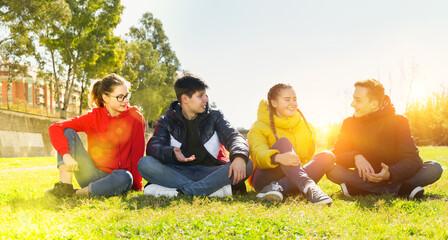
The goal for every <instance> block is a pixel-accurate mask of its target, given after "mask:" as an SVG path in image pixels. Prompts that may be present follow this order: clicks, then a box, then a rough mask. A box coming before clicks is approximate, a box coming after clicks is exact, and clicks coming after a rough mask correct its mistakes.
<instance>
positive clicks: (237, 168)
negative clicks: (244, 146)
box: [229, 157, 246, 185]
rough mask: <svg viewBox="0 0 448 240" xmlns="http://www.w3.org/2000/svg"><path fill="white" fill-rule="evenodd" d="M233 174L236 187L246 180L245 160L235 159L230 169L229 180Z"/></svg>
mask: <svg viewBox="0 0 448 240" xmlns="http://www.w3.org/2000/svg"><path fill="white" fill-rule="evenodd" d="M232 173H233V183H232V185H235V184H237V183H239V182H240V181H241V180H243V179H245V178H246V162H245V161H244V159H242V158H240V157H236V158H235V159H233V162H232V164H230V168H229V178H231V177H232Z"/></svg>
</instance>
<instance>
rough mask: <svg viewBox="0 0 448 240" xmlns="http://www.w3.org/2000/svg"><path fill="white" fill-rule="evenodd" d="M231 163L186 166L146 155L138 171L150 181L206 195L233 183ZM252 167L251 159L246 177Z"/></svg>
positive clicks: (194, 193) (183, 191)
mask: <svg viewBox="0 0 448 240" xmlns="http://www.w3.org/2000/svg"><path fill="white" fill-rule="evenodd" d="M230 164H231V162H229V163H226V164H224V165H219V166H184V165H177V164H163V163H161V162H160V161H159V160H157V159H155V158H153V157H151V156H146V157H143V158H141V159H140V161H139V163H138V171H139V172H140V175H142V177H143V178H144V179H146V180H147V181H148V182H149V183H155V184H158V185H161V186H164V187H169V188H176V189H178V190H180V191H181V192H182V193H184V194H186V195H193V196H205V195H210V194H211V193H213V192H215V191H216V190H218V189H220V188H222V187H224V186H225V185H229V184H230V185H231V184H232V183H233V174H232V176H231V177H230V178H229V167H230ZM252 168H253V164H252V162H251V161H250V160H249V161H248V162H247V164H246V179H247V178H248V177H249V176H250V174H251V173H252ZM246 179H243V180H242V181H244V180H246Z"/></svg>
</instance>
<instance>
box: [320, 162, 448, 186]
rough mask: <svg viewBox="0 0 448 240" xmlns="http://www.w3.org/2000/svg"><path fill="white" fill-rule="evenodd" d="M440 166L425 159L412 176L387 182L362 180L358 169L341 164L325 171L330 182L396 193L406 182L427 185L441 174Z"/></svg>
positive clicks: (413, 184)
mask: <svg viewBox="0 0 448 240" xmlns="http://www.w3.org/2000/svg"><path fill="white" fill-rule="evenodd" d="M442 172H443V169H442V166H441V165H440V163H438V162H436V161H426V162H424V163H423V166H422V167H421V168H420V170H418V171H417V173H415V174H414V175H413V176H412V177H410V178H408V179H406V180H404V181H402V182H395V183H391V184H389V183H388V182H379V183H374V182H369V181H363V180H362V177H360V176H359V175H358V170H356V169H355V170H352V169H347V168H346V167H343V166H341V165H338V164H336V166H335V167H334V168H333V170H331V171H330V172H328V173H327V177H328V179H330V180H331V181H332V182H334V183H337V184H341V183H345V184H347V185H350V186H352V187H355V188H357V189H359V190H363V191H367V192H370V193H375V194H388V193H390V194H397V193H398V191H399V190H400V186H401V184H403V183H406V184H408V185H411V186H421V187H424V186H427V185H429V184H432V183H434V182H435V181H437V180H439V178H440V177H441V176H442Z"/></svg>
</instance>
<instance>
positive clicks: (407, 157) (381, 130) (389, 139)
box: [333, 96, 423, 182]
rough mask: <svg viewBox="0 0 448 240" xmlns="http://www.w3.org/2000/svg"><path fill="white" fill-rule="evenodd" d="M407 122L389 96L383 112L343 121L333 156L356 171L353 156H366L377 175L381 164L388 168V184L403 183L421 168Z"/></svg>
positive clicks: (420, 161) (338, 161) (337, 161)
mask: <svg viewBox="0 0 448 240" xmlns="http://www.w3.org/2000/svg"><path fill="white" fill-rule="evenodd" d="M418 152H419V151H418V148H417V147H416V146H415V143H414V139H413V138H412V136H411V130H410V127H409V121H408V119H407V118H406V117H405V116H403V115H400V114H396V113H395V108H394V106H393V105H392V103H391V102H390V98H389V97H388V96H386V99H385V104H384V105H383V107H382V109H380V110H378V111H376V112H373V113H371V114H368V115H366V116H363V117H359V118H355V117H349V118H346V119H345V120H344V122H343V123H342V126H341V130H340V132H339V135H338V139H337V140H336V143H335V146H334V149H333V153H334V154H335V156H336V163H337V164H340V165H343V166H345V167H347V168H353V167H355V161H354V156H355V155H357V154H361V155H363V156H364V157H365V158H366V159H367V161H369V163H370V164H371V165H372V167H373V169H374V170H375V172H376V173H378V172H380V171H381V168H382V167H381V163H384V164H386V165H388V166H389V172H390V174H391V179H390V180H389V182H396V181H402V180H404V179H407V178H409V177H411V176H412V175H414V174H415V173H416V172H417V170H419V169H420V168H421V166H422V162H423V161H422V159H421V158H420V156H419V154H418Z"/></svg>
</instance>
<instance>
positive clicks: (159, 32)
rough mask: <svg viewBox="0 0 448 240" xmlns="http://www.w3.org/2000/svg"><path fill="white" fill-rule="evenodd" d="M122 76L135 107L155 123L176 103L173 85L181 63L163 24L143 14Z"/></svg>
mask: <svg viewBox="0 0 448 240" xmlns="http://www.w3.org/2000/svg"><path fill="white" fill-rule="evenodd" d="M124 48H125V52H126V54H125V60H124V63H123V67H122V68H121V69H120V74H121V75H122V76H123V77H125V78H126V79H128V80H129V81H130V82H131V83H132V89H131V90H132V91H133V95H132V98H131V101H132V104H133V105H137V106H139V107H140V108H141V109H142V113H143V116H144V117H145V119H147V120H148V121H150V122H154V121H155V120H156V119H157V118H158V117H159V116H160V115H161V114H162V112H163V110H164V109H166V108H167V107H168V105H169V103H170V102H171V101H172V100H173V99H175V95H174V91H173V84H174V79H175V77H176V71H178V70H179V68H180V63H179V60H178V59H177V57H176V54H175V53H174V51H172V49H171V46H170V44H169V40H168V37H167V36H166V34H165V32H164V31H163V28H162V23H161V22H160V20H158V19H156V18H154V17H153V15H152V14H151V13H145V14H143V17H142V18H141V19H140V22H139V27H131V29H130V32H129V34H127V42H126V45H125V47H124Z"/></svg>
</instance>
